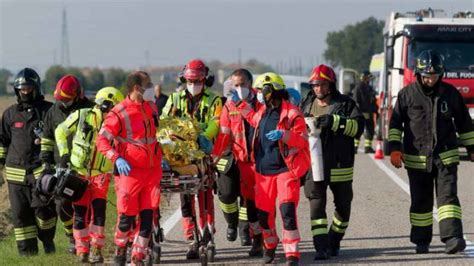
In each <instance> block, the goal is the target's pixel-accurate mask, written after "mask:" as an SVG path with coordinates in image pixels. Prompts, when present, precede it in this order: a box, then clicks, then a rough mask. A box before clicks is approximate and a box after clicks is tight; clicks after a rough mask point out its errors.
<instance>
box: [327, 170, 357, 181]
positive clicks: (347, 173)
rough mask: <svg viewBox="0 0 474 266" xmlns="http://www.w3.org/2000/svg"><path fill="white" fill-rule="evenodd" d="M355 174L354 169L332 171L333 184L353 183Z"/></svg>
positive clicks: (331, 179)
mask: <svg viewBox="0 0 474 266" xmlns="http://www.w3.org/2000/svg"><path fill="white" fill-rule="evenodd" d="M353 174H354V167H348V168H334V169H331V177H330V181H331V182H345V181H351V180H352V176H353Z"/></svg>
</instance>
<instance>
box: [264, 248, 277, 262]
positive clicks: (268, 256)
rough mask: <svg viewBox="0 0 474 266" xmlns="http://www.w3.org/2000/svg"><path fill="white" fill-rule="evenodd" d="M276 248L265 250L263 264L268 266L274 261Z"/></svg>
mask: <svg viewBox="0 0 474 266" xmlns="http://www.w3.org/2000/svg"><path fill="white" fill-rule="evenodd" d="M275 252H276V248H274V249H265V251H264V252H263V263H265V264H270V263H272V262H273V260H274V259H275Z"/></svg>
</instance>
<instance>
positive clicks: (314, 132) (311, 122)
mask: <svg viewBox="0 0 474 266" xmlns="http://www.w3.org/2000/svg"><path fill="white" fill-rule="evenodd" d="M305 122H306V126H307V127H308V134H309V153H310V155H311V172H312V175H313V181H315V182H320V181H324V169H323V146H322V144H321V137H320V135H321V129H318V128H316V118H315V117H305Z"/></svg>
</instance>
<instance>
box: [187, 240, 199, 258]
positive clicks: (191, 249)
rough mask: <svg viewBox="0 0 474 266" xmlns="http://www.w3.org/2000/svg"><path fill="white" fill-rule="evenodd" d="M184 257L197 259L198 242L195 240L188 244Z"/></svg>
mask: <svg viewBox="0 0 474 266" xmlns="http://www.w3.org/2000/svg"><path fill="white" fill-rule="evenodd" d="M186 259H187V260H195V259H199V244H198V243H197V242H196V241H193V242H192V243H191V244H189V246H188V250H187V251H186Z"/></svg>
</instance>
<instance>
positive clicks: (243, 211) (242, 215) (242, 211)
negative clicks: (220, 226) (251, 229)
mask: <svg viewBox="0 0 474 266" xmlns="http://www.w3.org/2000/svg"><path fill="white" fill-rule="evenodd" d="M239 220H241V221H247V220H248V218H247V208H246V207H240V209H239Z"/></svg>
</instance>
